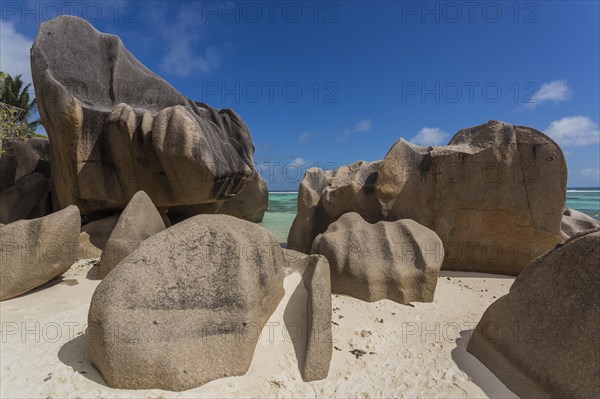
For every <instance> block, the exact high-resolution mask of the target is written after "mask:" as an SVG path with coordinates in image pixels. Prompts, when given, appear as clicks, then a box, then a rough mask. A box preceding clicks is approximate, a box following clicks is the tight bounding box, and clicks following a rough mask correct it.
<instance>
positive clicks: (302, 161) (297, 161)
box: [292, 157, 306, 166]
mask: <svg viewBox="0 0 600 399" xmlns="http://www.w3.org/2000/svg"><path fill="white" fill-rule="evenodd" d="M292 163H293V164H296V165H298V166H302V165H304V164H305V163H306V160H305V159H304V158H300V157H297V158H295V159H294V160H293V161H292Z"/></svg>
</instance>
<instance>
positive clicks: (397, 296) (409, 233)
mask: <svg viewBox="0 0 600 399" xmlns="http://www.w3.org/2000/svg"><path fill="white" fill-rule="evenodd" d="M311 252H312V253H313V254H319V255H323V256H325V257H326V258H327V260H328V261H329V266H330V268H331V291H332V292H333V293H336V294H346V295H350V296H353V297H355V298H359V299H362V300H365V301H368V302H375V301H379V300H381V299H390V300H392V301H396V302H399V303H402V304H407V303H409V302H431V301H433V295H434V293H435V287H436V285H437V279H438V274H439V271H440V268H441V266H442V262H443V259H444V248H443V244H442V241H441V240H440V238H439V237H438V236H437V234H435V233H434V232H433V231H431V230H429V229H427V228H426V227H424V226H421V225H420V224H418V223H416V222H415V221H413V220H409V219H405V220H398V221H395V222H383V221H382V222H377V223H375V224H370V223H368V222H367V221H365V220H364V219H363V218H362V217H361V216H360V215H359V214H357V213H355V212H352V213H346V214H344V215H343V216H342V217H341V218H339V219H338V220H337V221H336V222H334V223H333V224H331V225H330V226H329V228H328V229H327V231H326V232H325V233H323V234H321V235H319V236H317V238H316V239H315V241H314V243H313V247H312V251H311Z"/></svg>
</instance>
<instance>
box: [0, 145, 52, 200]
mask: <svg viewBox="0 0 600 399" xmlns="http://www.w3.org/2000/svg"><path fill="white" fill-rule="evenodd" d="M0 147H1V149H2V155H1V156H0V191H3V190H5V189H6V188H8V187H10V186H12V185H14V184H15V183H16V182H18V181H19V180H20V179H21V178H23V177H25V176H27V175H30V174H32V173H36V172H37V173H42V174H43V175H44V176H46V177H47V178H50V143H49V141H48V139H44V138H37V137H36V138H32V139H29V140H22V139H19V138H8V137H5V138H3V139H2V145H1V146H0Z"/></svg>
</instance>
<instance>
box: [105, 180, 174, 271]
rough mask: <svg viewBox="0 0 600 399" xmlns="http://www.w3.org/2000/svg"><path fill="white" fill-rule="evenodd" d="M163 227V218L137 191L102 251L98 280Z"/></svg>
mask: <svg viewBox="0 0 600 399" xmlns="http://www.w3.org/2000/svg"><path fill="white" fill-rule="evenodd" d="M165 228H166V226H165V223H164V221H163V218H162V216H161V215H160V213H159V212H158V210H157V209H156V207H155V206H154V204H153V203H152V200H151V199H150V197H148V195H147V194H146V193H145V192H143V191H138V192H137V193H136V194H135V195H134V196H133V198H132V199H131V201H129V204H128V205H127V207H126V208H125V210H123V213H121V216H119V220H118V221H117V224H116V225H115V227H114V229H113V230H112V232H111V234H110V237H109V238H108V241H107V242H106V246H105V248H104V250H103V251H102V256H101V258H100V265H99V267H98V272H97V274H96V277H97V278H104V277H106V275H107V274H108V273H110V271H111V270H112V269H114V268H115V266H117V264H118V263H119V262H120V261H121V260H122V259H123V258H125V257H126V256H127V255H129V254H130V253H132V252H133V251H135V250H136V249H137V248H138V247H139V246H140V244H141V242H142V241H144V240H145V239H147V238H150V237H152V236H153V235H155V234H156V233H160V232H161V231H163V230H164V229H165Z"/></svg>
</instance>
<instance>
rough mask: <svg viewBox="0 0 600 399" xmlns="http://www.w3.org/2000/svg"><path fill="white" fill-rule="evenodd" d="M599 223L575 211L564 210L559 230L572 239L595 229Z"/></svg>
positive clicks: (599, 225)
mask: <svg viewBox="0 0 600 399" xmlns="http://www.w3.org/2000/svg"><path fill="white" fill-rule="evenodd" d="M599 227H600V222H598V221H597V220H596V219H594V218H592V217H591V216H588V215H586V214H585V213H583V212H579V211H577V210H575V209H571V208H565V211H564V212H563V217H562V220H561V222H560V229H561V231H562V232H563V234H564V235H565V236H566V237H573V236H574V235H577V234H579V233H583V232H584V231H588V230H593V229H597V228H599Z"/></svg>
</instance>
